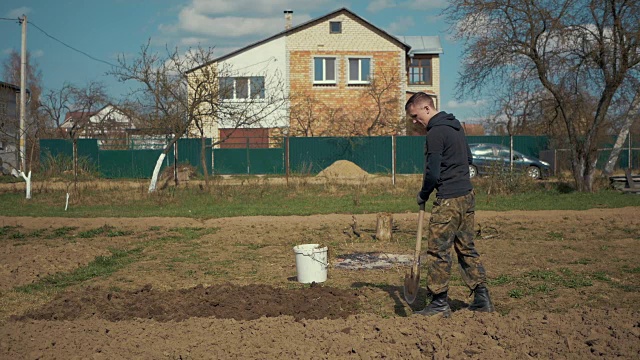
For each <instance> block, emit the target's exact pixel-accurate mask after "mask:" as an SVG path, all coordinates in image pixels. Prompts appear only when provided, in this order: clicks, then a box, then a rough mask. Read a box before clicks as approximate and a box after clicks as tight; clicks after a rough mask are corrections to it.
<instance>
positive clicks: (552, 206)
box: [0, 180, 637, 239]
mask: <svg viewBox="0 0 640 360" xmlns="http://www.w3.org/2000/svg"><path fill="white" fill-rule="evenodd" d="M247 184H250V185H251V186H239V185H223V184H214V185H213V186H212V187H211V188H210V189H209V190H208V191H207V190H204V191H203V190H200V189H199V188H197V187H189V188H186V187H185V188H177V189H176V188H170V189H166V190H158V191H157V192H156V193H153V194H146V193H145V194H142V195H141V194H140V192H139V189H126V190H123V189H122V188H118V189H113V190H109V189H107V190H105V189H93V188H91V187H88V186H87V187H85V188H82V190H80V191H82V194H79V195H78V196H79V197H80V198H81V199H82V200H81V201H80V203H78V204H75V205H74V206H72V207H70V208H69V210H68V211H65V212H60V211H58V207H57V206H54V205H56V204H57V202H58V201H59V198H60V196H61V194H62V192H63V191H62V190H60V191H57V190H50V191H47V192H38V193H34V194H33V197H32V199H31V200H30V201H29V202H25V201H24V199H23V194H22V192H6V193H3V194H0V201H1V202H2V203H3V204H4V205H5V206H4V207H2V208H0V216H3V215H4V216H36V217H38V216H44V217H46V216H65V217H73V218H76V217H154V216H158V217H176V216H180V217H190V218H203V219H204V218H219V217H231V216H253V215H274V216H288V215H313V214H329V213H349V214H363V213H375V212H392V213H402V212H415V211H416V204H415V192H416V190H417V189H418V188H419V186H420V182H419V180H416V181H410V182H409V181H404V182H399V183H397V184H396V186H395V187H394V186H392V185H391V184H390V183H389V184H366V183H364V182H363V183H362V184H354V185H343V184H331V186H327V185H326V184H309V183H306V184H298V185H291V186H287V185H285V184H282V185H273V184H266V183H262V182H259V181H247ZM127 191H131V192H135V195H133V194H129V193H127ZM476 194H477V196H476V209H477V210H492V211H508V210H585V209H590V208H593V207H594V205H593V204H598V207H599V208H618V207H625V206H637V199H636V198H635V197H633V196H625V195H624V194H621V193H619V192H616V191H613V190H603V191H599V192H595V193H579V192H570V193H565V192H561V191H559V190H554V189H551V190H549V189H539V190H530V191H529V192H526V193H516V194H512V195H491V196H489V195H487V193H486V191H485V190H484V189H483V188H482V187H478V188H476ZM430 206H431V202H427V208H428V209H427V210H430ZM0 235H1V232H0ZM549 235H550V236H551V239H554V238H555V237H557V236H559V235H560V234H553V233H550V234H549Z"/></svg>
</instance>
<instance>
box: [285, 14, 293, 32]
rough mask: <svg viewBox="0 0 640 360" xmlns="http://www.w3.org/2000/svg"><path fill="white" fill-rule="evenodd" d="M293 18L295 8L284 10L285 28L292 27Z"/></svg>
mask: <svg viewBox="0 0 640 360" xmlns="http://www.w3.org/2000/svg"><path fill="white" fill-rule="evenodd" d="M292 19H293V10H285V11H284V29H285V30H289V29H291V20H292Z"/></svg>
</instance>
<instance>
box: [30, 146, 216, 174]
mask: <svg viewBox="0 0 640 360" xmlns="http://www.w3.org/2000/svg"><path fill="white" fill-rule="evenodd" d="M205 140H206V142H205V149H206V150H205V154H206V155H205V156H206V161H207V164H211V153H212V152H211V139H205ZM159 141H160V142H158V139H155V140H154V141H153V143H150V144H148V146H147V147H152V148H153V149H144V148H143V146H142V145H140V144H139V143H138V144H134V143H133V142H131V143H130V144H129V145H128V147H129V149H128V150H109V149H110V148H112V147H107V149H101V148H100V146H99V143H100V140H97V139H78V157H79V158H81V159H86V160H87V161H88V162H89V163H91V164H92V165H93V166H94V167H95V168H96V169H97V171H98V172H99V173H100V174H101V176H103V177H105V178H150V177H151V175H152V173H153V169H154V168H155V166H156V162H157V161H158V158H159V156H160V154H161V153H162V149H163V148H164V147H165V146H166V144H167V142H168V140H167V139H159ZM119 147H120V148H122V145H120V146H119ZM125 147H126V146H125ZM200 151H201V140H200V139H179V140H178V141H177V147H176V146H174V147H172V148H171V149H170V151H169V153H168V154H167V157H166V158H165V160H164V161H163V163H162V166H161V170H162V169H164V168H165V167H167V166H172V165H174V163H175V159H176V157H175V155H176V152H177V155H178V164H188V165H191V166H194V167H196V168H197V171H198V172H200V173H202V172H203V170H202V162H201V161H200ZM58 156H64V157H68V158H72V157H73V142H72V141H71V140H68V139H42V140H40V163H41V164H46V163H47V158H48V157H54V158H55V157H58ZM209 172H211V168H210V166H209Z"/></svg>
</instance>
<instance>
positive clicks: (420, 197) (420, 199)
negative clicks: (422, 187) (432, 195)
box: [416, 191, 427, 205]
mask: <svg viewBox="0 0 640 360" xmlns="http://www.w3.org/2000/svg"><path fill="white" fill-rule="evenodd" d="M420 194H422V191H421V192H419V193H418V195H417V196H416V201H417V202H418V205H422V204H424V203H426V202H427V199H423V198H422V196H420Z"/></svg>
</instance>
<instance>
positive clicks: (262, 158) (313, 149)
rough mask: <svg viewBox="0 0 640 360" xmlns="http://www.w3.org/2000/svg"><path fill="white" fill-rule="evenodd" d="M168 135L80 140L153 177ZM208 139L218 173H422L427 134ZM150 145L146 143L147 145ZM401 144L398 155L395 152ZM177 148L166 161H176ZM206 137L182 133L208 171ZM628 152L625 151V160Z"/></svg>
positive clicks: (94, 159) (53, 143)
mask: <svg viewBox="0 0 640 360" xmlns="http://www.w3.org/2000/svg"><path fill="white" fill-rule="evenodd" d="M513 140H514V149H515V150H517V151H520V152H522V153H524V154H527V155H533V156H539V153H540V151H541V150H545V149H547V147H548V145H547V144H548V139H547V138H546V137H544V136H514V138H513ZM167 141H168V140H167V139H152V140H149V139H146V140H144V141H143V140H140V141H138V142H134V141H130V142H129V143H130V145H129V146H128V149H126V147H127V146H124V148H125V149H124V150H123V149H122V148H123V145H122V144H120V145H119V146H118V148H119V149H120V150H108V148H105V147H103V148H101V146H100V143H104V142H99V141H98V140H96V139H80V140H78V154H79V156H81V157H85V158H86V159H87V160H88V161H90V162H91V163H93V164H94V166H95V167H96V169H98V171H99V172H100V174H101V175H102V176H104V177H106V178H150V177H151V175H152V172H153V168H154V167H155V164H156V161H157V159H158V157H159V155H160V153H161V152H162V148H163V147H164V146H165V145H166V143H167ZM468 142H469V143H477V142H485V143H498V144H503V145H505V146H508V145H509V137H508V136H469V137H468ZM211 143H212V142H211V139H206V144H205V146H206V152H205V154H206V155H205V157H206V162H207V164H212V166H211V165H208V169H209V171H210V172H211V173H213V174H221V175H225V174H253V175H255V174H285V173H286V172H287V166H288V169H289V172H290V173H300V174H317V173H318V172H320V171H321V170H323V169H325V168H326V167H328V166H329V165H331V164H332V163H333V162H335V161H337V160H349V161H351V162H353V163H355V164H357V165H358V166H360V167H361V168H362V169H363V170H365V171H367V172H369V173H375V174H388V173H391V172H392V171H393V169H394V167H395V172H396V173H398V174H417V173H421V172H422V169H423V167H424V143H425V137H424V136H397V137H391V136H380V137H349V138H347V137H310V138H293V137H292V138H289V139H286V141H280V142H278V144H281V143H282V144H283V145H282V146H280V147H276V148H260V149H255V148H244V149H242V148H241V149H238V148H234V149H213V150H212V148H211ZM145 147H146V149H145ZM40 149H41V153H40V156H41V163H43V164H44V163H45V162H44V161H43V160H44V158H45V157H46V156H49V154H50V155H53V156H56V155H58V154H62V155H64V156H68V157H69V158H71V156H72V142H71V141H70V140H59V139H55V140H52V139H43V140H40ZM394 149H395V157H394ZM175 151H176V149H175V148H174V149H171V151H170V152H169V153H168V156H167V157H166V159H165V160H164V161H163V164H162V167H163V168H164V167H166V166H172V165H173V164H174V163H175V156H174V154H175ZM200 151H201V140H200V139H180V140H179V141H178V142H177V154H178V163H179V164H184V163H187V164H190V165H192V166H194V167H196V168H197V169H198V172H200V173H202V172H203V169H202V164H201V160H200ZM624 156H625V154H622V155H621V161H624V159H625V157H624Z"/></svg>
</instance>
